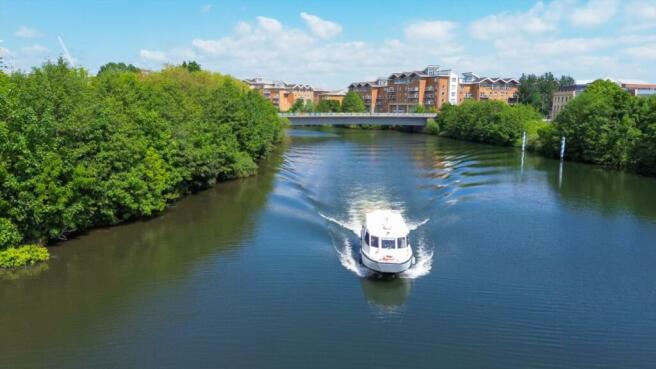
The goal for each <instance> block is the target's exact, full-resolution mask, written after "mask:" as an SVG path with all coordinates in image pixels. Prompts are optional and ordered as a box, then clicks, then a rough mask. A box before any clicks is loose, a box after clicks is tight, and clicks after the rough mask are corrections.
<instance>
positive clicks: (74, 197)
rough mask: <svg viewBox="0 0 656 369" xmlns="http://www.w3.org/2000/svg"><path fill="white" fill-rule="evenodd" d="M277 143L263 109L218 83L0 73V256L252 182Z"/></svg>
mask: <svg viewBox="0 0 656 369" xmlns="http://www.w3.org/2000/svg"><path fill="white" fill-rule="evenodd" d="M280 137H281V122H280V120H279V118H278V116H277V112H276V109H275V108H274V107H273V105H271V104H270V103H269V102H267V101H266V100H265V99H264V98H263V97H262V96H260V95H259V94H258V93H257V92H252V91H249V90H248V89H247V88H246V87H245V86H244V85H243V84H242V83H241V82H238V81H236V80H234V79H233V78H231V77H228V76H222V75H219V74H215V73H209V72H204V71H193V72H190V71H189V70H188V68H183V67H169V68H166V69H164V70H163V71H161V72H154V73H139V72H136V73H135V72H133V71H125V70H122V69H121V68H106V69H105V70H104V71H103V73H101V74H99V75H98V76H97V77H91V76H89V75H88V74H87V72H86V71H85V70H84V69H81V68H71V67H69V66H68V65H66V63H65V62H63V61H62V60H60V61H59V62H58V63H56V64H51V63H48V64H45V65H44V66H43V67H41V68H37V69H34V70H33V71H32V72H31V73H28V74H25V73H13V74H11V75H6V74H4V73H2V72H0V249H1V248H4V247H7V246H13V245H15V244H17V242H20V241H22V242H31V243H43V242H46V241H48V240H52V239H57V238H61V237H64V236H65V235H66V234H69V233H72V232H77V231H81V230H84V229H87V228H89V227H92V226H97V225H110V224H115V223H118V222H121V221H125V220H128V219H134V218H138V217H144V216H150V215H152V214H154V213H157V212H159V211H161V210H163V209H164V207H165V206H166V204H167V202H169V201H171V200H173V199H176V198H178V197H180V196H181V195H183V194H185V193H189V192H191V191H194V190H197V189H201V188H204V187H207V186H209V185H211V184H212V183H214V182H215V181H216V180H217V179H228V178H234V177H240V176H244V175H248V174H251V173H253V172H254V171H255V169H256V168H257V165H256V161H257V160H258V159H260V158H262V157H264V156H265V155H266V154H267V153H268V152H269V151H270V150H271V149H272V147H273V145H274V143H275V142H276V141H277V140H279V138H280Z"/></svg>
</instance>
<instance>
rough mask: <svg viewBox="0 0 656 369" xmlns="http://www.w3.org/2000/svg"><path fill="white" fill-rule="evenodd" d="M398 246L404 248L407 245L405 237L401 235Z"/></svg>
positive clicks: (397, 240)
mask: <svg viewBox="0 0 656 369" xmlns="http://www.w3.org/2000/svg"><path fill="white" fill-rule="evenodd" d="M396 245H397V246H396V247H397V248H399V249H402V248H404V247H405V246H406V242H405V237H400V238H397V239H396Z"/></svg>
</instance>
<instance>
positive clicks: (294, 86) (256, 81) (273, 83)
mask: <svg viewBox="0 0 656 369" xmlns="http://www.w3.org/2000/svg"><path fill="white" fill-rule="evenodd" d="M243 81H244V82H245V83H247V84H248V85H250V86H253V87H262V88H271V89H272V88H279V89H291V90H313V88H312V86H311V85H308V84H302V83H287V82H285V81H280V80H266V79H264V78H261V77H256V78H247V79H245V80H243Z"/></svg>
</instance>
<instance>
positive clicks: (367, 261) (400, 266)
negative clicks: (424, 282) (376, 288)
mask: <svg viewBox="0 0 656 369" xmlns="http://www.w3.org/2000/svg"><path fill="white" fill-rule="evenodd" d="M360 255H361V257H362V264H363V265H364V266H366V267H367V268H369V269H371V270H373V271H375V272H378V273H386V274H397V273H402V272H405V271H406V270H408V269H410V267H411V266H412V264H413V260H414V259H415V258H414V256H411V257H410V258H409V259H408V260H407V261H405V262H401V263H385V262H380V261H375V260H372V259H371V258H369V256H367V254H366V253H364V252H362V251H360Z"/></svg>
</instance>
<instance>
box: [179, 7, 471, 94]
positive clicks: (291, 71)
mask: <svg viewBox="0 0 656 369" xmlns="http://www.w3.org/2000/svg"><path fill="white" fill-rule="evenodd" d="M430 34H431V35H433V36H435V33H434V32H433V33H430ZM323 35H324V36H325V34H323ZM412 35H414V34H412ZM423 35H424V34H422V36H423ZM440 35H442V36H444V35H445V34H444V33H441V34H440ZM191 43H192V46H193V48H194V50H195V51H196V53H197V54H198V59H199V60H200V61H201V62H202V64H203V66H207V67H208V68H210V69H216V70H221V71H223V72H225V73H230V74H233V75H237V76H240V77H244V78H245V77H253V76H264V77H268V78H275V79H286V80H290V81H299V82H306V83H313V84H317V85H320V86H323V87H334V88H341V87H344V86H345V85H347V84H348V83H350V82H351V80H360V79H363V78H365V76H368V75H369V76H370V75H379V76H385V75H388V74H389V73H391V72H394V71H397V70H415V69H418V68H421V67H423V66H425V65H426V64H436V63H437V64H439V63H441V60H442V58H445V57H449V56H453V55H454V53H457V52H459V51H460V50H461V46H459V45H457V44H456V43H455V42H454V41H453V40H444V39H438V40H435V42H433V43H432V44H433V45H436V46H438V47H435V48H426V47H425V44H421V43H414V42H412V40H407V39H406V40H398V39H390V40H385V41H382V42H380V43H375V44H372V43H367V42H362V41H359V40H349V41H345V42H338V41H330V40H326V39H324V38H323V37H321V36H320V35H318V34H317V32H316V31H314V32H313V31H312V30H311V29H306V30H302V29H297V28H293V27H287V26H285V25H283V24H281V23H280V22H279V21H277V20H275V19H272V18H264V17H258V18H256V20H255V21H253V22H238V23H237V24H236V26H235V27H234V29H233V32H232V33H231V34H229V35H227V36H224V37H220V38H217V39H200V38H197V39H194V40H192V42H191ZM399 55H403V56H404V57H403V58H399ZM372 56H375V57H372Z"/></svg>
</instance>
